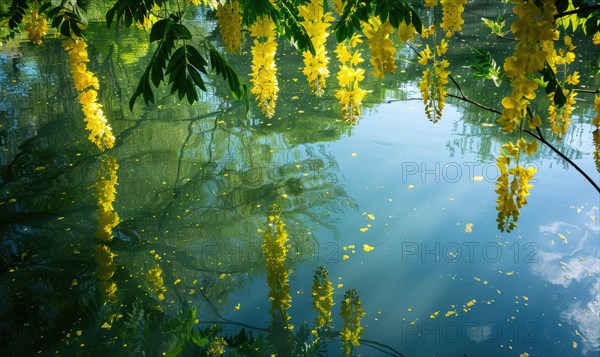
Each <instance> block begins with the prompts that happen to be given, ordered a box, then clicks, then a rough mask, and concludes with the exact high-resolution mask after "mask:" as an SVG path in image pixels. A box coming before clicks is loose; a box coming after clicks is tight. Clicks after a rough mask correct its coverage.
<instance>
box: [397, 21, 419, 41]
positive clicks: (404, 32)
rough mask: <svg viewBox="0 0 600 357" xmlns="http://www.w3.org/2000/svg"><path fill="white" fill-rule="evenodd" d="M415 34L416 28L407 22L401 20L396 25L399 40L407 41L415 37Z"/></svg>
mask: <svg viewBox="0 0 600 357" xmlns="http://www.w3.org/2000/svg"><path fill="white" fill-rule="evenodd" d="M415 34H417V30H416V29H415V27H414V26H413V25H412V24H411V23H409V24H406V22H404V21H402V22H400V25H398V39H399V40H400V42H408V41H412V40H414V39H415Z"/></svg>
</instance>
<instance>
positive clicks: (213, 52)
mask: <svg viewBox="0 0 600 357" xmlns="http://www.w3.org/2000/svg"><path fill="white" fill-rule="evenodd" d="M208 46H209V57H210V65H211V67H212V69H213V70H214V71H215V72H216V73H217V75H221V76H222V77H223V79H225V80H227V82H228V84H229V89H230V90H231V92H232V93H233V96H234V97H235V98H238V99H239V98H242V96H246V95H247V93H246V90H245V87H244V86H242V85H241V83H240V79H239V77H238V75H237V73H236V72H235V70H234V69H233V68H232V67H231V66H230V65H229V63H228V62H227V60H225V58H223V56H221V54H220V53H219V51H217V49H216V48H215V47H214V46H212V45H211V44H208Z"/></svg>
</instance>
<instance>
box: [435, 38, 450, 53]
mask: <svg viewBox="0 0 600 357" xmlns="http://www.w3.org/2000/svg"><path fill="white" fill-rule="evenodd" d="M446 51H448V42H446V40H444V39H442V40H441V41H440V44H439V45H438V46H435V54H436V55H437V56H443V55H444V54H446Z"/></svg>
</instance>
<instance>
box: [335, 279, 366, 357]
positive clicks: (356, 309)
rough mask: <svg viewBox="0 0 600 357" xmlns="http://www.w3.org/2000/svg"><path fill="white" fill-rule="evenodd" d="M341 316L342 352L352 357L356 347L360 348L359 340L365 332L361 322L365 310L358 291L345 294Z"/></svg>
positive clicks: (349, 291)
mask: <svg viewBox="0 0 600 357" xmlns="http://www.w3.org/2000/svg"><path fill="white" fill-rule="evenodd" d="M340 316H341V317H342V321H343V322H342V326H341V330H340V341H341V342H342V351H343V353H344V356H350V355H351V354H352V350H353V349H354V347H357V346H360V341H359V340H360V336H361V334H362V330H363V328H362V326H361V325H360V322H361V319H362V318H363V316H365V310H364V309H363V308H362V304H361V301H360V297H359V296H358V293H357V292H356V290H353V289H351V290H348V291H346V293H345V294H344V300H343V301H342V306H341V308H340Z"/></svg>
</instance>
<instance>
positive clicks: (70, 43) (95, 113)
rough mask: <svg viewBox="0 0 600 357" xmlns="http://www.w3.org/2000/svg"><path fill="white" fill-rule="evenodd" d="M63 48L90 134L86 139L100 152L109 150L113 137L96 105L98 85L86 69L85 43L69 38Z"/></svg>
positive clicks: (82, 40) (99, 106) (93, 76)
mask: <svg viewBox="0 0 600 357" xmlns="http://www.w3.org/2000/svg"><path fill="white" fill-rule="evenodd" d="M63 48H64V49H65V51H67V53H68V56H69V67H70V68H71V76H72V77H73V82H74V84H75V88H76V89H77V90H78V91H79V92H81V93H80V94H79V96H78V97H77V99H78V100H79V103H81V110H82V111H83V113H84V115H85V118H84V121H85V123H86V129H87V130H88V131H89V132H90V133H89V135H88V139H89V140H90V141H91V142H93V143H94V144H95V145H96V146H97V147H98V149H99V150H101V151H104V150H105V149H110V148H112V147H113V146H114V144H115V137H114V135H113V133H112V129H111V127H110V126H109V125H108V121H107V120H106V117H105V116H104V113H103V111H102V106H101V105H100V104H99V103H97V94H98V93H97V90H99V89H100V83H99V81H98V77H96V75H95V74H94V73H93V72H91V71H88V69H87V65H86V63H87V62H89V61H90V60H89V58H88V53H87V49H86V48H87V43H86V42H85V40H84V39H82V38H77V37H76V38H73V39H70V38H69V39H66V40H64V41H63Z"/></svg>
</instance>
